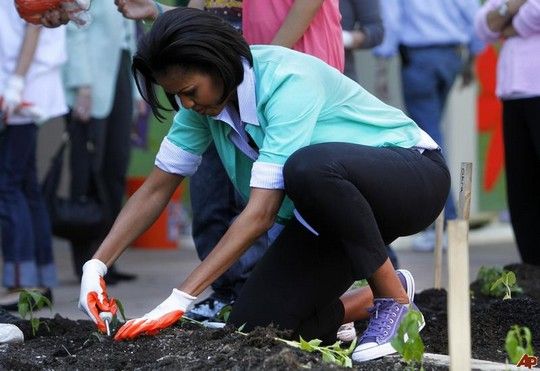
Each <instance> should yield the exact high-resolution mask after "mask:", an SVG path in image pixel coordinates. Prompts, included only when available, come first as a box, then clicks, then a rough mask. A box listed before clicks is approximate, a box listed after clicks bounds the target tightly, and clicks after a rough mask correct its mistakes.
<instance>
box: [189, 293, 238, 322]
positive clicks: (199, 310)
mask: <svg viewBox="0 0 540 371" xmlns="http://www.w3.org/2000/svg"><path fill="white" fill-rule="evenodd" d="M232 303H233V302H232V301H225V300H222V299H218V298H215V297H209V298H206V299H204V300H203V301H200V302H199V303H197V304H195V305H194V306H193V308H192V309H191V310H190V311H188V312H187V313H186V314H185V316H186V317H188V318H191V319H193V320H195V321H201V322H202V321H218V320H219V319H218V318H217V315H218V314H219V312H220V311H221V310H222V309H223V308H224V307H226V306H227V305H232Z"/></svg>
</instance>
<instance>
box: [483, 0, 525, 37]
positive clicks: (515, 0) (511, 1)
mask: <svg viewBox="0 0 540 371" xmlns="http://www.w3.org/2000/svg"><path fill="white" fill-rule="evenodd" d="M526 1H527V0H505V1H504V2H503V3H502V5H501V6H500V7H498V8H497V9H493V10H491V11H490V12H488V13H487V15H486V21H487V26H488V27H489V29H490V30H491V31H492V32H501V31H502V30H503V29H504V28H506V26H508V24H509V23H511V21H512V18H514V16H515V15H516V14H517V12H518V11H519V8H520V7H521V6H522V5H523V4H524V3H525V2H526Z"/></svg>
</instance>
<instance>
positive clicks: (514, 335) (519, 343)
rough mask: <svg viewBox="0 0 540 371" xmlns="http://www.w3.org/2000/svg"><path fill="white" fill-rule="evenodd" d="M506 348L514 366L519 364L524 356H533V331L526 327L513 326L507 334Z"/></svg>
mask: <svg viewBox="0 0 540 371" xmlns="http://www.w3.org/2000/svg"><path fill="white" fill-rule="evenodd" d="M504 348H505V349H506V353H507V354H508V358H510V362H512V363H513V364H517V363H518V362H519V361H520V360H521V357H523V355H524V354H527V355H528V356H533V355H534V351H533V347H532V335H531V330H529V328H528V327H525V326H524V327H520V326H518V325H514V326H512V327H511V328H510V330H509V331H508V333H507V334H506V340H505V342H504Z"/></svg>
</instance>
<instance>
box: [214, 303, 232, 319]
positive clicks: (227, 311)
mask: <svg viewBox="0 0 540 371" xmlns="http://www.w3.org/2000/svg"><path fill="white" fill-rule="evenodd" d="M231 311H232V305H230V304H229V305H225V306H224V307H223V308H221V310H220V311H219V312H218V314H217V316H216V318H217V319H219V320H220V321H222V322H227V321H228V320H229V316H230V315H231Z"/></svg>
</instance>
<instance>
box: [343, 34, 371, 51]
mask: <svg viewBox="0 0 540 371" xmlns="http://www.w3.org/2000/svg"><path fill="white" fill-rule="evenodd" d="M342 36H343V46H344V47H345V49H358V48H360V47H362V45H363V44H364V42H365V41H366V34H365V33H364V32H362V31H360V30H352V31H345V30H342Z"/></svg>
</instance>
